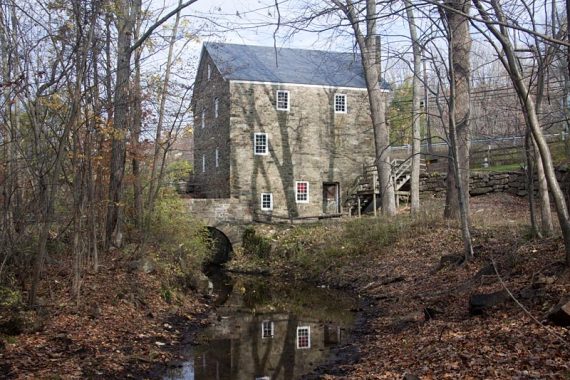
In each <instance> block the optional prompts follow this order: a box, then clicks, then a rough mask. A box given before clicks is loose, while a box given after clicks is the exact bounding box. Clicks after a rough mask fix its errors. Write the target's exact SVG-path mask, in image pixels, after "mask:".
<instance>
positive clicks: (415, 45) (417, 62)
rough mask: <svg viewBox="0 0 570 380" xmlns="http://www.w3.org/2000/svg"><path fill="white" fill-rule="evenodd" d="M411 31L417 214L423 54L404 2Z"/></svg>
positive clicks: (413, 201)
mask: <svg viewBox="0 0 570 380" xmlns="http://www.w3.org/2000/svg"><path fill="white" fill-rule="evenodd" d="M404 3H405V5H406V13H407V17H408V26H409V29H410V38H411V41H412V49H413V53H414V77H413V82H412V87H413V94H412V97H413V99H412V178H411V210H410V211H411V213H412V214H417V213H418V212H419V211H420V164H421V156H420V143H421V136H420V101H421V96H422V93H421V86H420V85H421V80H420V75H421V74H422V71H421V70H422V52H421V46H420V41H419V39H418V33H417V28H416V21H415V16H414V11H413V8H412V2H411V0H405V1H404Z"/></svg>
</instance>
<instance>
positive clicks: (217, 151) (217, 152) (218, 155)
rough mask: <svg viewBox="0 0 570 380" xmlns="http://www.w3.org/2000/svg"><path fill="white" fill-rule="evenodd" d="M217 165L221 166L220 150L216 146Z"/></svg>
mask: <svg viewBox="0 0 570 380" xmlns="http://www.w3.org/2000/svg"><path fill="white" fill-rule="evenodd" d="M216 167H217V168H219V167H220V151H219V150H218V148H216Z"/></svg>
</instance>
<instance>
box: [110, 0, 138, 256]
mask: <svg viewBox="0 0 570 380" xmlns="http://www.w3.org/2000/svg"><path fill="white" fill-rule="evenodd" d="M117 3H118V12H117V15H116V17H117V33H118V38H117V74H116V83H115V95H114V100H113V104H114V123H113V128H114V132H113V134H112V138H111V162H110V165H109V167H110V173H109V200H108V202H109V203H108V208H107V228H106V235H105V246H106V247H109V246H111V245H114V246H116V247H120V246H121V245H122V240H123V232H122V223H123V177H124V175H125V162H126V144H125V141H126V137H127V131H128V130H129V119H130V107H129V100H130V99H131V96H130V94H129V87H130V76H131V55H132V50H131V37H132V35H133V31H134V23H135V22H134V10H133V9H132V7H131V6H130V5H129V3H130V2H129V1H128V0H120V1H118V2H117Z"/></svg>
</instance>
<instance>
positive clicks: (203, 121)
mask: <svg viewBox="0 0 570 380" xmlns="http://www.w3.org/2000/svg"><path fill="white" fill-rule="evenodd" d="M205 127H206V109H205V108H202V129H204V128H205Z"/></svg>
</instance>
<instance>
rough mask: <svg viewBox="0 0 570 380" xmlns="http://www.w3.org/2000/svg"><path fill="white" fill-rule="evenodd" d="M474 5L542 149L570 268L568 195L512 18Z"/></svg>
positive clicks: (493, 2)
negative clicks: (514, 39) (511, 27)
mask: <svg viewBox="0 0 570 380" xmlns="http://www.w3.org/2000/svg"><path fill="white" fill-rule="evenodd" d="M474 3H475V6H476V8H477V11H478V13H479V15H480V16H481V18H482V19H483V20H484V21H485V27H486V29H487V30H489V31H490V32H491V34H492V36H493V37H494V38H495V39H496V40H493V39H492V38H491V37H490V36H488V37H487V39H488V41H489V43H491V44H492V45H493V47H494V48H495V50H496V51H497V54H498V55H499V59H500V60H501V62H502V63H503V65H504V66H505V68H506V70H507V71H508V73H509V76H510V78H511V80H512V83H513V86H514V88H515V90H516V92H517V95H518V97H519V100H520V103H521V106H522V108H523V112H524V114H525V118H526V122H527V125H528V126H529V128H530V130H531V131H532V136H533V138H534V140H535V141H536V145H537V147H538V153H539V154H540V156H541V157H542V166H543V168H544V174H545V177H546V181H547V183H548V186H549V188H550V191H551V194H552V197H553V199H554V204H555V206H556V211H557V214H558V221H559V223H560V228H561V229H562V236H563V237H564V245H565V249H566V264H567V265H568V266H570V216H569V214H568V208H567V205H566V201H565V199H564V194H563V193H562V190H561V189H560V184H559V183H558V181H557V179H556V173H555V171H554V164H553V161H552V155H551V153H550V149H549V147H548V144H547V142H546V139H545V138H544V135H543V133H542V129H541V127H540V122H539V119H538V114H537V108H536V102H535V99H534V97H533V96H532V95H531V93H530V89H529V87H528V86H527V84H526V83H525V81H524V76H523V73H522V70H521V67H520V64H519V61H518V59H517V56H516V52H515V48H514V45H513V43H512V41H511V36H510V35H509V29H508V27H507V25H508V19H507V17H506V15H505V13H504V10H503V7H502V6H501V4H499V2H498V1H497V0H490V1H489V2H483V1H481V0H474ZM484 4H488V5H489V6H488V7H485V6H484ZM496 41H498V42H496Z"/></svg>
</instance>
